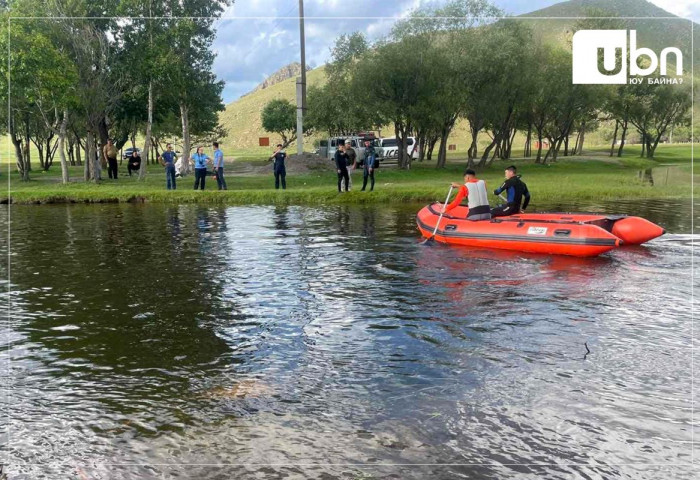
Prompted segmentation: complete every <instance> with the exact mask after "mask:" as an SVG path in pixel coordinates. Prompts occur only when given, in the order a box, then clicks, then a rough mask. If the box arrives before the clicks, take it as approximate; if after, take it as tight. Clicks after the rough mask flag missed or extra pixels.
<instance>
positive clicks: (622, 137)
mask: <svg viewBox="0 0 700 480" xmlns="http://www.w3.org/2000/svg"><path fill="white" fill-rule="evenodd" d="M626 136H627V119H626V118H625V119H623V121H622V134H621V135H620V148H618V149H617V156H618V157H621V156H622V149H623V148H624V146H625V137H626Z"/></svg>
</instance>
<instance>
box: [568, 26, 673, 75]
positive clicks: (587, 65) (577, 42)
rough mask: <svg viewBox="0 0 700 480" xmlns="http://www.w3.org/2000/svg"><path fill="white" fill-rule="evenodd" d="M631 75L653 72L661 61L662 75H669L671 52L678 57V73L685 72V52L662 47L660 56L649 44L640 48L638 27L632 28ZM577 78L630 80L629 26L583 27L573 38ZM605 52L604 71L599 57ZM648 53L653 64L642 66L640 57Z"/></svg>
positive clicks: (574, 64) (574, 67)
mask: <svg viewBox="0 0 700 480" xmlns="http://www.w3.org/2000/svg"><path fill="white" fill-rule="evenodd" d="M629 36H630V43H629V54H630V59H629V75H640V76H645V75H649V74H651V73H653V72H655V71H656V69H657V67H658V66H659V59H660V63H661V75H666V65H667V62H668V55H669V53H673V54H674V55H675V57H676V59H675V60H676V75H683V54H682V53H681V51H680V50H679V49H678V48H675V47H668V48H664V49H663V50H661V54H660V55H659V56H658V57H657V55H656V53H654V52H653V51H652V50H651V49H649V48H637V31H636V30H630V32H629ZM572 43H573V82H574V83H594V84H614V83H627V78H628V74H627V70H628V69H627V65H628V63H627V30H579V31H578V32H576V33H574V38H573V42H572ZM601 52H602V57H603V65H602V67H603V71H601V69H600V65H599V63H598V57H599V55H600V53H601ZM643 57H647V58H648V60H649V64H648V65H647V66H644V67H640V66H639V64H638V63H637V61H638V60H639V59H640V58H643Z"/></svg>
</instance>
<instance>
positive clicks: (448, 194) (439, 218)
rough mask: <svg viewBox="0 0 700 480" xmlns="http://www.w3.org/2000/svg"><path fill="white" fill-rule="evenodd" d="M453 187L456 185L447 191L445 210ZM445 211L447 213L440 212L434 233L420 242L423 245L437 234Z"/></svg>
mask: <svg viewBox="0 0 700 480" xmlns="http://www.w3.org/2000/svg"><path fill="white" fill-rule="evenodd" d="M453 188H454V187H453V186H452V185H450V191H449V192H447V198H446V199H445V205H444V206H443V208H442V209H443V210H444V209H445V208H447V202H449V201H450V195H452V189H453ZM444 213H445V212H440V217H438V221H437V223H436V224H435V230H433V234H432V235H431V236H430V237H428V238H426V239H425V240H423V241H422V242H420V243H421V245H423V244H425V243H428V241H429V240H432V239H433V237H435V234H436V233H437V231H438V227H439V226H440V220H442V216H443V215H444Z"/></svg>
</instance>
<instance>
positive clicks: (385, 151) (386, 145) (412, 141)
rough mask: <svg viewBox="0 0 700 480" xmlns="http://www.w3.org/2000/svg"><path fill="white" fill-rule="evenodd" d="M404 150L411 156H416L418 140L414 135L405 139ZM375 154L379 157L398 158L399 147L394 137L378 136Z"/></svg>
mask: <svg viewBox="0 0 700 480" xmlns="http://www.w3.org/2000/svg"><path fill="white" fill-rule="evenodd" d="M406 143H407V145H406V152H408V154H409V155H411V158H418V153H419V151H418V142H416V138H415V137H408V138H407V139H406ZM376 147H377V148H376V150H377V156H379V157H380V158H398V157H399V147H398V142H397V140H396V137H387V138H380V139H378V140H377V143H376Z"/></svg>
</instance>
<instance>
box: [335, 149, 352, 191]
mask: <svg viewBox="0 0 700 480" xmlns="http://www.w3.org/2000/svg"><path fill="white" fill-rule="evenodd" d="M333 158H334V160H335V169H336V170H337V172H338V192H342V190H341V188H340V187H341V185H342V184H343V179H344V180H345V191H346V192H347V191H348V183H349V179H348V177H349V175H348V155H347V154H346V153H345V146H344V145H343V144H340V145H338V150H336V151H335V156H334V157H333Z"/></svg>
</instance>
